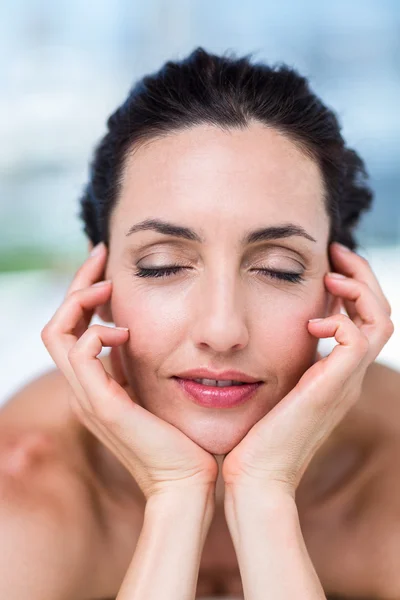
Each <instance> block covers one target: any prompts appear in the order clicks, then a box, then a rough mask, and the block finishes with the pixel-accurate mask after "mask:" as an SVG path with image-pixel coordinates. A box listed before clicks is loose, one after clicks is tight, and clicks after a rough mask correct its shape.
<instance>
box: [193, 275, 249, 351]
mask: <svg viewBox="0 0 400 600" xmlns="http://www.w3.org/2000/svg"><path fill="white" fill-rule="evenodd" d="M239 285H240V282H238V281H237V280H234V278H233V277H232V278H231V277H227V276H226V277H223V276H221V275H220V276H218V275H216V276H215V277H214V279H213V281H210V279H208V280H207V282H204V287H203V289H202V291H201V293H200V294H199V295H198V297H197V303H196V305H197V311H196V314H195V316H194V326H193V328H192V336H193V341H194V343H195V345H196V346H197V347H198V348H203V349H204V348H209V349H211V350H213V351H214V352H219V353H221V352H223V353H226V352H229V351H232V350H235V351H236V350H241V349H243V348H244V347H245V346H246V345H247V343H248V340H249V331H248V326H247V323H246V310H245V306H244V304H243V298H242V297H241V294H240V289H239Z"/></svg>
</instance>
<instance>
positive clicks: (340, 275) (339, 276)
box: [328, 272, 347, 279]
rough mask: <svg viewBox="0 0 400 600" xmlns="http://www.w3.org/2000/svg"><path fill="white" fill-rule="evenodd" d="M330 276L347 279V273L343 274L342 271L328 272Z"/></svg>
mask: <svg viewBox="0 0 400 600" xmlns="http://www.w3.org/2000/svg"><path fill="white" fill-rule="evenodd" d="M328 275H329V277H333V279H347V277H346V275H342V274H341V273H332V272H331V273H328Z"/></svg>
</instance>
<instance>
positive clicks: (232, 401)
mask: <svg viewBox="0 0 400 600" xmlns="http://www.w3.org/2000/svg"><path fill="white" fill-rule="evenodd" d="M173 379H175V381H176V382H177V383H178V385H179V387H180V389H181V390H182V391H183V393H184V395H185V398H187V399H190V400H191V401H193V402H195V404H199V405H200V406H204V407H206V408H233V407H235V406H239V405H240V404H243V403H245V402H247V401H249V400H250V399H251V398H252V397H253V396H254V394H255V393H256V392H257V390H258V389H259V387H260V386H261V385H262V383H263V382H256V383H243V382H232V381H229V380H215V379H214V380H210V379H206V380H195V379H184V378H181V377H174V378H173ZM204 381H205V382H206V383H204ZM214 384H217V385H214ZM224 384H225V385H224Z"/></svg>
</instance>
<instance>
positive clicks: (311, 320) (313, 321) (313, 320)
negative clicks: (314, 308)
mask: <svg viewBox="0 0 400 600" xmlns="http://www.w3.org/2000/svg"><path fill="white" fill-rule="evenodd" d="M323 320H324V319H308V322H309V323H315V322H316V321H323Z"/></svg>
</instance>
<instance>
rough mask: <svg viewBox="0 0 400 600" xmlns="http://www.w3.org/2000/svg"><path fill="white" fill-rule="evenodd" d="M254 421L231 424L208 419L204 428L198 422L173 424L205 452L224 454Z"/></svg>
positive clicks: (240, 438) (235, 443)
mask: <svg viewBox="0 0 400 600" xmlns="http://www.w3.org/2000/svg"><path fill="white" fill-rule="evenodd" d="M257 421H258V419H257ZM257 421H255V422H257ZM255 422H253V421H251V422H250V423H249V422H248V421H247V424H246V423H245V422H242V423H236V424H232V423H223V422H222V421H219V422H214V423H213V422H212V421H211V419H210V421H209V422H208V423H207V426H206V427H204V429H203V427H202V428H201V429H200V427H199V423H195V424H193V423H190V424H189V423H185V424H180V425H179V426H178V425H177V424H176V423H175V426H177V427H178V428H179V429H180V430H181V431H182V432H183V433H184V434H185V435H186V436H187V437H188V438H190V439H191V440H192V441H193V442H194V443H195V444H197V445H198V446H200V448H203V450H205V451H206V452H209V453H210V454H217V455H218V454H219V455H225V454H228V452H230V451H231V450H233V448H235V446H237V445H238V444H239V443H240V442H241V441H242V439H243V438H244V437H245V436H246V434H247V433H248V432H249V431H250V429H251V428H252V427H253V425H254V424H255Z"/></svg>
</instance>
